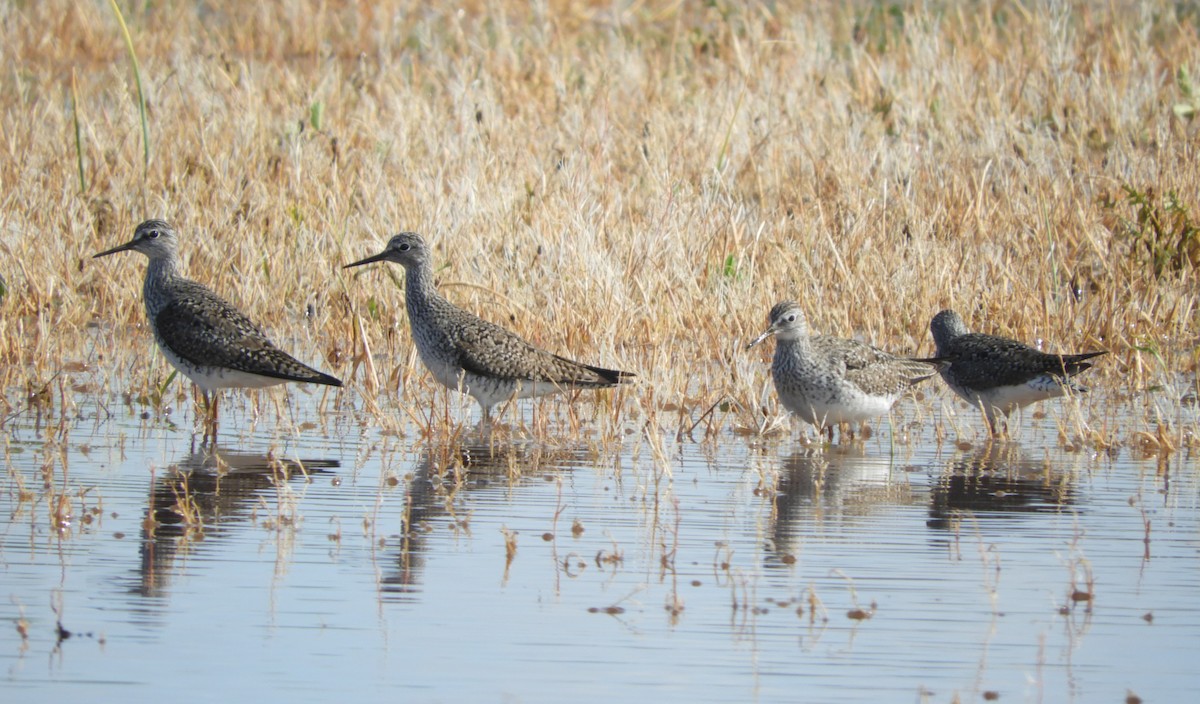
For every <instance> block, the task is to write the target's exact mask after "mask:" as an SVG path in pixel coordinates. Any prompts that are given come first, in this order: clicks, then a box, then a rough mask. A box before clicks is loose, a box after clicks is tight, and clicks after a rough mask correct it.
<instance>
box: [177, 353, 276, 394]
mask: <svg viewBox="0 0 1200 704" xmlns="http://www.w3.org/2000/svg"><path fill="white" fill-rule="evenodd" d="M158 348H159V350H161V351H162V354H163V356H164V357H166V358H167V361H168V362H170V363H171V366H173V367H175V368H176V369H178V370H179V371H181V372H183V374H184V376H186V377H187V378H189V379H191V380H192V383H194V384H195V385H196V386H199V387H200V388H201V389H202V390H203V391H204V392H205V393H208V392H210V391H214V390H216V389H231V388H238V389H243V388H244V389H261V388H264V387H267V386H275V385H276V384H282V383H283V382H284V380H283V379H277V378H275V377H270V376H262V375H261V374H251V373H249V372H242V371H238V370H236V369H227V368H225V367H212V366H207V365H201V364H193V363H192V362H189V361H188V360H186V359H184V358H182V357H180V356H179V355H177V354H175V353H174V352H172V351H171V350H170V348H168V347H167V346H166V345H163V344H161V343H159V346H158Z"/></svg>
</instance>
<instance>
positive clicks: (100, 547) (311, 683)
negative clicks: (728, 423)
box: [0, 390, 1200, 702]
mask: <svg viewBox="0 0 1200 704" xmlns="http://www.w3.org/2000/svg"><path fill="white" fill-rule="evenodd" d="M273 393H275V394H277V395H275V396H267V395H264V396H262V397H261V398H262V399H267V398H272V399H276V400H277V399H279V398H286V399H288V405H287V406H286V408H288V409H290V412H289V413H290V415H289V413H285V414H284V415H285V416H286V417H287V418H299V419H308V420H311V421H312V422H313V423H315V424H316V425H304V426H299V427H297V426H296V425H295V423H294V422H293V421H291V420H287V421H285V422H283V423H281V424H276V423H275V422H274V421H273V420H272V418H273V417H274V416H275V415H276V411H275V408H278V406H277V405H274V404H273V403H271V402H269V401H265V400H264V401H262V402H261V403H260V404H259V411H258V415H257V416H256V415H255V411H254V409H253V407H252V406H251V404H250V402H249V401H248V400H247V397H245V396H242V395H240V394H227V402H226V405H225V407H224V408H223V412H224V415H223V424H222V429H221V430H222V437H221V443H220V445H221V447H220V449H219V451H218V456H219V458H220V459H219V460H218V459H216V458H214V457H212V455H211V453H210V452H207V451H204V450H201V449H199V448H198V447H196V443H197V439H194V438H193V437H192V432H191V428H192V423H191V418H190V411H189V412H188V413H187V414H184V415H186V416H187V417H185V418H176V421H177V423H178V425H177V426H175V427H171V426H169V425H168V424H166V423H164V422H162V421H161V420H156V419H153V418H150V419H143V418H141V417H140V415H139V413H138V412H136V411H135V410H130V409H128V408H127V407H125V406H122V405H120V404H119V403H118V402H117V400H115V399H99V401H100V402H102V403H99V402H97V400H93V401H80V405H79V406H78V407H77V408H75V409H74V410H73V412H72V413H73V418H74V420H71V421H70V422H62V421H60V420H57V419H56V420H53V421H52V422H48V423H44V424H43V425H41V426H40V427H39V426H37V424H36V414H34V413H33V412H31V411H27V412H25V413H23V414H22V415H21V416H20V417H18V418H16V419H15V420H11V421H10V422H9V423H8V425H7V426H6V430H7V445H6V447H5V455H6V456H5V460H6V463H7V473H6V475H5V479H4V482H5V484H4V487H3V491H2V492H0V516H2V518H0V521H3V523H2V525H0V535H2V552H0V572H2V574H3V579H4V591H5V592H6V595H5V596H6V597H7V598H5V599H3V601H2V602H0V615H2V617H3V619H4V622H5V623H7V624H9V625H8V626H7V627H5V628H3V629H0V658H2V659H3V663H4V679H5V685H4V691H5V694H4V700H5V701H6V702H33V701H45V700H47V699H49V698H50V697H52V696H53V697H63V698H70V697H80V696H84V697H85V698H86V699H87V700H89V701H90V700H115V699H118V698H119V699H121V700H123V701H134V702H137V701H150V700H155V701H157V700H160V699H161V697H162V696H164V695H168V696H173V697H176V698H180V699H182V700H185V701H186V700H190V699H193V698H200V695H198V694H195V693H198V692H203V693H204V695H203V698H204V699H215V698H217V697H220V696H222V695H228V696H236V698H237V700H239V701H252V700H255V699H260V700H268V701H275V700H279V699H282V698H285V697H286V698H287V699H288V700H291V701H330V700H333V699H335V698H336V699H338V700H344V701H385V700H386V701H395V700H396V699H397V697H399V698H401V699H402V700H407V701H424V702H438V701H513V702H517V701H519V702H560V701H564V700H578V701H612V700H614V699H616V700H620V699H622V698H625V699H635V700H639V701H640V700H650V699H658V700H671V701H679V700H688V701H797V700H807V701H825V702H828V701H864V700H871V701H879V700H882V701H891V700H901V701H953V700H955V699H956V698H957V699H958V700H961V701H972V700H976V701H977V700H980V699H981V698H982V697H983V696H984V694H985V693H995V694H997V695H998V696H999V699H1000V701H1034V702H1038V701H1047V702H1049V701H1080V702H1085V701H1098V700H1106V701H1114V700H1122V699H1123V698H1124V697H1125V695H1126V693H1127V691H1131V692H1134V693H1136V694H1137V695H1138V696H1140V697H1142V698H1144V699H1145V700H1146V701H1181V700H1184V699H1185V698H1190V696H1192V695H1193V694H1194V692H1195V691H1196V689H1197V687H1200V675H1198V674H1197V669H1196V667H1195V664H1194V662H1193V660H1194V654H1195V652H1196V645H1197V644H1198V643H1200V604H1198V603H1197V601H1196V599H1195V596H1196V594H1197V589H1198V588H1200V559H1198V557H1200V555H1198V548H1200V522H1198V520H1197V517H1198V515H1200V511H1198V508H1200V507H1198V503H1200V501H1198V497H1200V487H1198V481H1197V474H1198V473H1197V471H1196V463H1195V462H1194V460H1193V459H1191V458H1190V457H1187V456H1186V455H1185V454H1184V453H1177V454H1175V455H1173V456H1172V457H1171V458H1170V459H1169V461H1167V462H1165V463H1161V464H1160V462H1159V461H1158V460H1157V459H1156V458H1145V459H1139V458H1135V457H1133V456H1131V453H1130V451H1129V450H1128V449H1122V450H1119V451H1115V452H1112V453H1094V452H1090V451H1085V452H1068V451H1065V450H1063V449H1061V447H1060V446H1059V443H1058V442H1057V440H1056V438H1057V431H1056V430H1055V427H1056V426H1055V423H1054V421H1053V419H1051V418H1035V417H1034V414H1027V415H1026V417H1025V418H1024V419H1023V422H1024V425H1023V427H1021V429H1020V431H1019V432H1018V433H1017V435H1018V437H1019V440H1018V441H1017V442H1015V443H1006V444H1002V445H991V446H988V445H985V444H984V445H981V444H978V443H977V444H976V446H974V447H971V448H970V449H959V448H958V447H956V446H955V445H953V444H951V443H945V444H942V445H940V446H939V445H938V444H937V443H936V442H935V441H934V439H933V437H932V435H933V430H932V429H933V427H934V426H935V425H936V424H937V417H938V413H940V412H941V411H938V410H937V408H936V407H933V406H931V408H930V409H929V410H928V411H927V412H926V413H925V414H924V417H925V422H924V425H922V426H921V427H920V428H918V429H917V431H916V432H915V435H914V436H913V441H912V442H911V443H910V444H907V445H899V444H895V445H894V444H892V443H891V442H890V440H889V436H890V432H889V425H888V424H887V422H886V421H885V422H882V423H881V424H880V426H879V428H878V430H877V432H876V434H875V436H874V437H872V438H870V439H868V440H866V441H865V442H863V443H861V444H860V445H854V446H847V447H840V446H835V447H833V448H828V449H826V450H825V451H823V452H822V451H817V450H813V449H810V448H808V447H806V446H805V445H804V444H802V443H801V442H800V441H799V437H800V433H799V432H796V433H793V434H791V435H788V436H786V437H783V438H775V439H771V440H765V439H761V438H740V437H735V436H734V435H733V434H732V433H728V432H727V433H725V434H724V435H722V437H721V438H720V440H719V442H718V443H716V444H714V443H697V442H692V441H686V440H685V441H683V442H676V441H675V440H674V436H673V434H672V433H666V434H664V435H663V437H661V438H659V437H653V438H651V439H647V438H646V437H645V436H644V435H641V434H639V433H636V432H635V433H631V434H629V435H627V436H626V437H625V440H624V442H623V443H622V444H621V445H620V446H619V447H614V448H611V449H606V448H603V447H599V445H600V443H598V442H594V441H589V440H587V439H586V437H587V436H586V435H585V436H584V438H585V439H584V440H583V441H582V442H580V443H579V444H577V445H572V444H565V443H562V442H559V441H555V442H553V443H546V442H542V443H538V442H533V441H529V440H508V441H500V440H496V441H494V442H493V443H492V444H491V445H490V446H487V445H484V446H477V445H472V444H471V440H473V439H475V438H474V436H471V435H470V434H469V433H468V437H467V439H466V440H460V441H459V442H456V443H444V442H435V441H430V440H422V439H420V438H419V437H418V433H417V432H416V430H415V428H413V427H411V426H408V425H404V423H405V422H406V421H404V420H403V418H404V415H403V414H402V413H401V412H400V410H399V409H393V411H394V413H395V416H394V417H396V418H400V419H401V420H400V421H398V422H399V423H400V424H401V428H402V431H401V432H400V433H396V432H392V431H387V432H384V431H380V430H379V429H377V427H375V426H376V425H377V424H376V423H374V422H372V420H371V418H370V417H369V416H366V415H361V414H360V413H359V412H357V411H355V410H354V409H341V410H338V411H337V412H336V413H335V414H326V415H325V416H321V414H319V413H318V411H317V408H316V406H317V404H318V403H319V401H320V399H321V394H320V393H311V392H307V391H303V390H289V391H287V392H286V395H285V393H284V392H273ZM545 403H546V406H545V407H546V408H551V409H553V408H557V407H558V406H557V405H556V404H561V403H563V402H562V401H561V400H559V401H553V400H552V401H548V402H545ZM1119 403H1120V402H1119V400H1113V402H1112V403H1111V404H1109V405H1108V407H1107V408H1106V411H1105V412H1106V413H1107V414H1108V415H1109V416H1111V417H1117V418H1132V417H1136V414H1137V413H1138V412H1139V410H1138V408H1134V407H1132V406H1131V407H1124V406H1120V405H1119ZM906 404H908V405H909V406H910V407H911V406H912V405H913V402H912V401H906ZM529 405H530V406H533V405H535V404H529ZM580 405H581V406H583V409H581V415H583V417H585V418H586V417H587V413H588V412H589V411H588V410H587V409H588V408H590V406H589V405H588V404H587V403H586V402H584V403H581V404H580ZM1047 407H1048V409H1050V411H1051V412H1053V409H1054V406H1053V404H1047ZM527 412H528V411H527ZM176 415H179V414H176ZM958 423H959V424H960V425H962V426H966V427H975V426H977V425H978V423H979V421H978V419H977V418H972V417H971V416H969V415H968V413H967V412H966V411H963V412H962V415H961V416H960V418H959V420H958ZM972 424H974V426H972ZM281 426H282V427H281ZM585 427H586V426H585ZM631 427H632V426H631ZM593 445H595V446H593ZM47 476H48V477H50V478H51V480H52V482H53V485H54V487H55V488H56V490H55V491H49V490H47V489H46V488H45V485H44V477H47ZM22 491H23V492H24V494H22ZM60 493H61V494H63V495H65V496H66V497H67V498H66V499H65V501H66V504H65V505H66V506H69V509H70V510H69V518H68V517H67V516H68V514H67V513H66V512H65V511H64V512H61V515H62V517H63V518H64V519H65V520H64V522H63V523H62V524H61V525H56V523H55V507H57V506H59V505H60V504H59V503H58V501H56V500H53V499H52V496H54V495H58V494H60ZM189 517H190V518H189ZM1147 522H1148V525H1149V541H1145V540H1144V538H1145V537H1146V535H1147V531H1146V526H1147ZM189 525H190V527H189ZM506 538H507V539H508V540H511V541H514V543H515V552H513V553H511V556H510V555H509V553H508V551H507V549H506ZM1073 593H1075V597H1076V598H1075V599H1073V598H1072V594H1073ZM1089 594H1090V595H1091V597H1092V598H1090V599H1087V598H1085V597H1086V596H1087V595H1089ZM59 623H60V624H61V627H62V629H63V631H62V632H61V634H62V635H63V636H65V635H66V632H69V637H60V632H59V631H58V629H57V628H56V624H59ZM22 631H24V632H25V633H26V634H27V639H26V638H23V637H22V635H21V632H22Z"/></svg>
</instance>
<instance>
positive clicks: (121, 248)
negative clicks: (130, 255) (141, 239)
mask: <svg viewBox="0 0 1200 704" xmlns="http://www.w3.org/2000/svg"><path fill="white" fill-rule="evenodd" d="M136 241H137V240H129V241H128V242H126V243H125V244H121V245H117V246H116V247H113V248H112V249H106V250H104V251H103V252H100V253H99V254H93V255H92V259H99V258H100V257H107V256H108V255H110V254H116V253H117V252H124V251H125V250H127V249H133V243H134V242H136Z"/></svg>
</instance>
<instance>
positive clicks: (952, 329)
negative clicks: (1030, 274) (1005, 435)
mask: <svg viewBox="0 0 1200 704" xmlns="http://www.w3.org/2000/svg"><path fill="white" fill-rule="evenodd" d="M929 331H930V332H931V333H932V334H933V341H934V343H936V344H937V355H938V357H939V358H944V359H945V360H946V362H947V364H946V365H945V366H943V367H942V368H941V369H940V372H941V374H942V378H943V379H945V380H946V385H947V386H949V387H950V388H951V389H953V390H954V393H956V394H958V395H959V396H961V397H962V398H963V399H965V400H966V402H967V403H969V404H971V405H972V406H975V407H977V408H982V409H983V414H984V417H986V418H987V422H988V428H989V429H990V430H991V432H992V433H993V434H995V433H996V432H997V427H998V426H997V423H998V421H1000V420H1001V419H1006V418H1007V416H1008V415H1009V414H1010V413H1012V412H1013V411H1015V410H1016V409H1018V408H1020V407H1021V406H1026V405H1029V404H1031V403H1034V402H1035V401H1042V400H1045V399H1048V398H1054V397H1056V396H1065V395H1066V394H1067V392H1068V391H1070V392H1071V393H1077V394H1081V393H1086V392H1087V389H1086V388H1085V387H1083V386H1080V385H1079V384H1077V383H1075V382H1074V381H1073V380H1072V379H1071V377H1073V376H1075V375H1076V374H1078V373H1080V372H1082V371H1084V370H1085V369H1088V368H1089V367H1091V366H1092V365H1091V363H1090V362H1087V361H1084V360H1088V359H1091V358H1092V357H1098V356H1100V355H1102V354H1106V352H1103V351H1101V352H1084V353H1082V354H1049V353H1046V352H1042V351H1041V350H1037V349H1034V348H1032V347H1030V346H1029V345H1026V344H1024V343H1021V342H1017V341H1016V340H1010V339H1008V338H1005V337H997V336H995V335H985V334H983V333H980V332H970V331H968V330H967V326H966V324H965V323H964V322H963V319H962V318H961V317H960V316H959V315H958V313H955V312H954V311H952V310H949V309H947V310H943V311H941V312H940V313H938V314H937V315H935V316H933V320H931V321H930V322H929Z"/></svg>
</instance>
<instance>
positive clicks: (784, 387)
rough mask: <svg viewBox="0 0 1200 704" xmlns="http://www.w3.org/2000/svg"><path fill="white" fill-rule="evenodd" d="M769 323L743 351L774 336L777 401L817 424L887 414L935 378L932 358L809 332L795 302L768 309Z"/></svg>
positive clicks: (845, 421)
mask: <svg viewBox="0 0 1200 704" xmlns="http://www.w3.org/2000/svg"><path fill="white" fill-rule="evenodd" d="M769 320H770V327H768V328H767V330H766V331H765V332H763V334H761V335H759V336H758V337H757V338H755V339H754V341H753V342H751V343H750V344H749V345H747V346H746V349H750V348H751V347H754V346H755V345H757V344H758V343H760V342H762V341H763V340H765V339H767V338H768V337H770V336H771V335H775V337H776V338H777V339H778V342H777V343H776V346H775V358H774V360H773V361H772V362H771V376H772V378H773V379H774V381H775V391H776V392H777V393H778V394H779V400H780V401H782V402H783V405H784V407H786V408H787V409H788V410H789V411H791V412H792V413H795V414H796V415H798V416H800V417H801V418H803V419H804V420H806V421H808V422H809V423H812V424H813V425H815V426H817V428H818V429H821V428H825V427H828V428H829V433H830V436H831V437H832V435H833V425H834V424H841V423H856V422H862V421H865V420H868V419H871V418H874V417H876V416H879V415H882V414H884V413H887V412H888V411H890V410H891V408H892V406H893V405H894V404H895V403H896V401H897V400H898V399H899V398H900V396H901V395H903V394H904V392H905V391H907V390H908V388H909V387H911V386H912V385H913V384H916V383H917V382H919V381H923V380H925V379H928V378H929V377H931V376H933V374H934V372H935V371H936V360H921V359H907V358H904V357H897V356H895V355H892V354H889V353H887V352H884V351H883V350H881V349H879V348H877V347H872V346H871V345H868V344H866V343H863V342H859V341H857V340H846V339H842V338H838V337H829V336H826V335H812V334H810V332H809V328H808V321H807V319H806V318H805V316H804V311H803V310H801V308H800V305H799V304H797V303H796V302H795V301H784V302H782V303H778V304H776V305H775V306H774V307H773V308H771V313H770V316H769Z"/></svg>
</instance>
